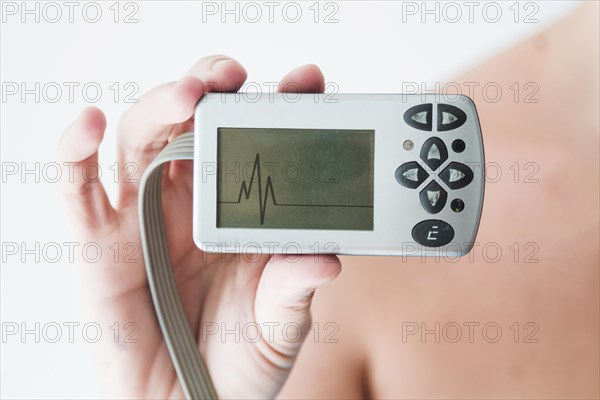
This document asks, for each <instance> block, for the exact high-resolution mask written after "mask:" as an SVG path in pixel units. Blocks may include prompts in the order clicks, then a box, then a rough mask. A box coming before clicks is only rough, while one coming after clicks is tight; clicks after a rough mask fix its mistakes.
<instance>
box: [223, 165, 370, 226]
mask: <svg viewBox="0 0 600 400" xmlns="http://www.w3.org/2000/svg"><path fill="white" fill-rule="evenodd" d="M255 176H256V183H257V185H258V207H259V213H260V224H261V225H264V223H265V215H266V213H267V201H268V199H269V194H270V195H271V200H272V202H273V206H274V207H347V208H373V206H360V205H359V206H356V205H345V204H295V203H278V202H277V199H276V197H275V188H274V186H273V180H272V179H271V176H268V177H267V181H266V183H265V191H264V194H263V190H262V174H261V170H260V153H256V157H255V158H254V165H253V167H252V175H251V176H250V184H249V185H246V181H243V182H242V185H241V186H240V191H239V193H238V198H237V201H217V203H219V204H240V203H241V202H242V196H244V197H245V199H246V200H248V199H250V195H251V194H252V185H253V184H254V182H255Z"/></svg>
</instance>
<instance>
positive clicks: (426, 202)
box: [419, 181, 448, 214]
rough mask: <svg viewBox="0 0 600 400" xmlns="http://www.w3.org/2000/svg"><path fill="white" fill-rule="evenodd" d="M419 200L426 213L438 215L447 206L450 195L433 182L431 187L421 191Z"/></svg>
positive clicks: (430, 184)
mask: <svg viewBox="0 0 600 400" xmlns="http://www.w3.org/2000/svg"><path fill="white" fill-rule="evenodd" d="M419 198H420V199H421V205H422V206H423V208H424V209H425V211H427V212H428V213H429V214H437V213H439V212H440V211H442V209H443V208H444V206H445V205H446V199H447V198H448V194H447V193H446V191H445V190H444V189H442V187H441V186H440V185H438V184H437V183H436V182H435V181H431V182H430V183H429V185H427V186H425V189H423V190H421V193H419Z"/></svg>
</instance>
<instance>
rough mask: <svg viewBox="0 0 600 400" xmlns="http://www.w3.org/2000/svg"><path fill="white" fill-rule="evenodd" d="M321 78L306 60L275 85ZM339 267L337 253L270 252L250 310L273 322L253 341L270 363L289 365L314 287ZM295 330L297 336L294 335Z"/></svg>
mask: <svg viewBox="0 0 600 400" xmlns="http://www.w3.org/2000/svg"><path fill="white" fill-rule="evenodd" d="M324 82H325V79H324V77H323V73H322V72H321V70H320V69H319V68H318V67H317V66H316V65H312V64H309V65H304V66H302V67H299V68H296V69H295V70H293V71H291V72H290V73H288V74H287V75H286V76H285V77H283V79H282V80H281V82H280V85H279V89H280V91H282V92H302V93H322V92H323V90H324V88H325V83H324ZM341 267H342V266H341V264H340V261H339V259H338V258H337V257H335V256H324V255H319V256H313V255H310V256H283V255H274V256H273V259H272V260H271V261H270V262H269V263H267V266H266V267H265V269H264V271H263V274H262V276H261V279H260V282H259V285H258V289H257V291H256V298H255V302H254V314H255V318H256V322H257V323H258V324H259V326H269V325H270V324H277V325H275V329H273V337H270V338H267V340H265V341H262V342H260V343H258V344H257V345H258V346H259V350H260V351H261V352H262V354H263V355H264V356H265V357H267V359H269V360H270V361H271V362H272V363H273V364H274V365H277V366H279V367H281V368H290V367H291V365H292V363H293V361H294V358H295V356H296V354H297V352H298V350H299V349H300V346H301V344H302V341H303V340H304V337H305V336H306V334H307V333H308V330H309V327H310V322H311V316H310V304H311V301H312V297H313V294H314V291H315V290H316V289H317V288H318V287H320V286H322V285H324V284H325V283H327V282H329V281H331V280H333V279H334V278H335V277H337V276H338V275H339V273H340V271H341ZM284 327H290V329H291V330H290V329H285V328H284ZM278 328H279V329H278ZM296 334H299V335H300V337H295V335H296ZM290 335H293V336H294V337H290Z"/></svg>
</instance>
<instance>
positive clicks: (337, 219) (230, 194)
mask: <svg viewBox="0 0 600 400" xmlns="http://www.w3.org/2000/svg"><path fill="white" fill-rule="evenodd" d="M217 135H218V145H217V146H218V148H217V177H218V180H217V221H216V222H217V227H218V228H281V229H339V230H373V184H374V178H373V173H374V136H375V132H374V131H373V130H345V129H344V130H337V129H279V128H268V129H262V128H218V131H217Z"/></svg>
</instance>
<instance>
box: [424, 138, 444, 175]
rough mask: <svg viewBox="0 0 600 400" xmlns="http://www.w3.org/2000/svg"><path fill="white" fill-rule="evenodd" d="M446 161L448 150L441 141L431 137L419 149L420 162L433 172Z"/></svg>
mask: <svg viewBox="0 0 600 400" xmlns="http://www.w3.org/2000/svg"><path fill="white" fill-rule="evenodd" d="M447 159H448V150H447V149H446V145H445V144H444V142H442V140H441V139H439V138H436V137H432V138H429V139H427V141H426V142H425V143H424V144H423V147H421V160H423V161H425V164H427V166H428V167H429V168H431V169H432V170H433V171H435V170H436V169H437V168H438V167H439V166H440V165H442V164H443V163H444V162H445V161H446V160H447Z"/></svg>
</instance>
